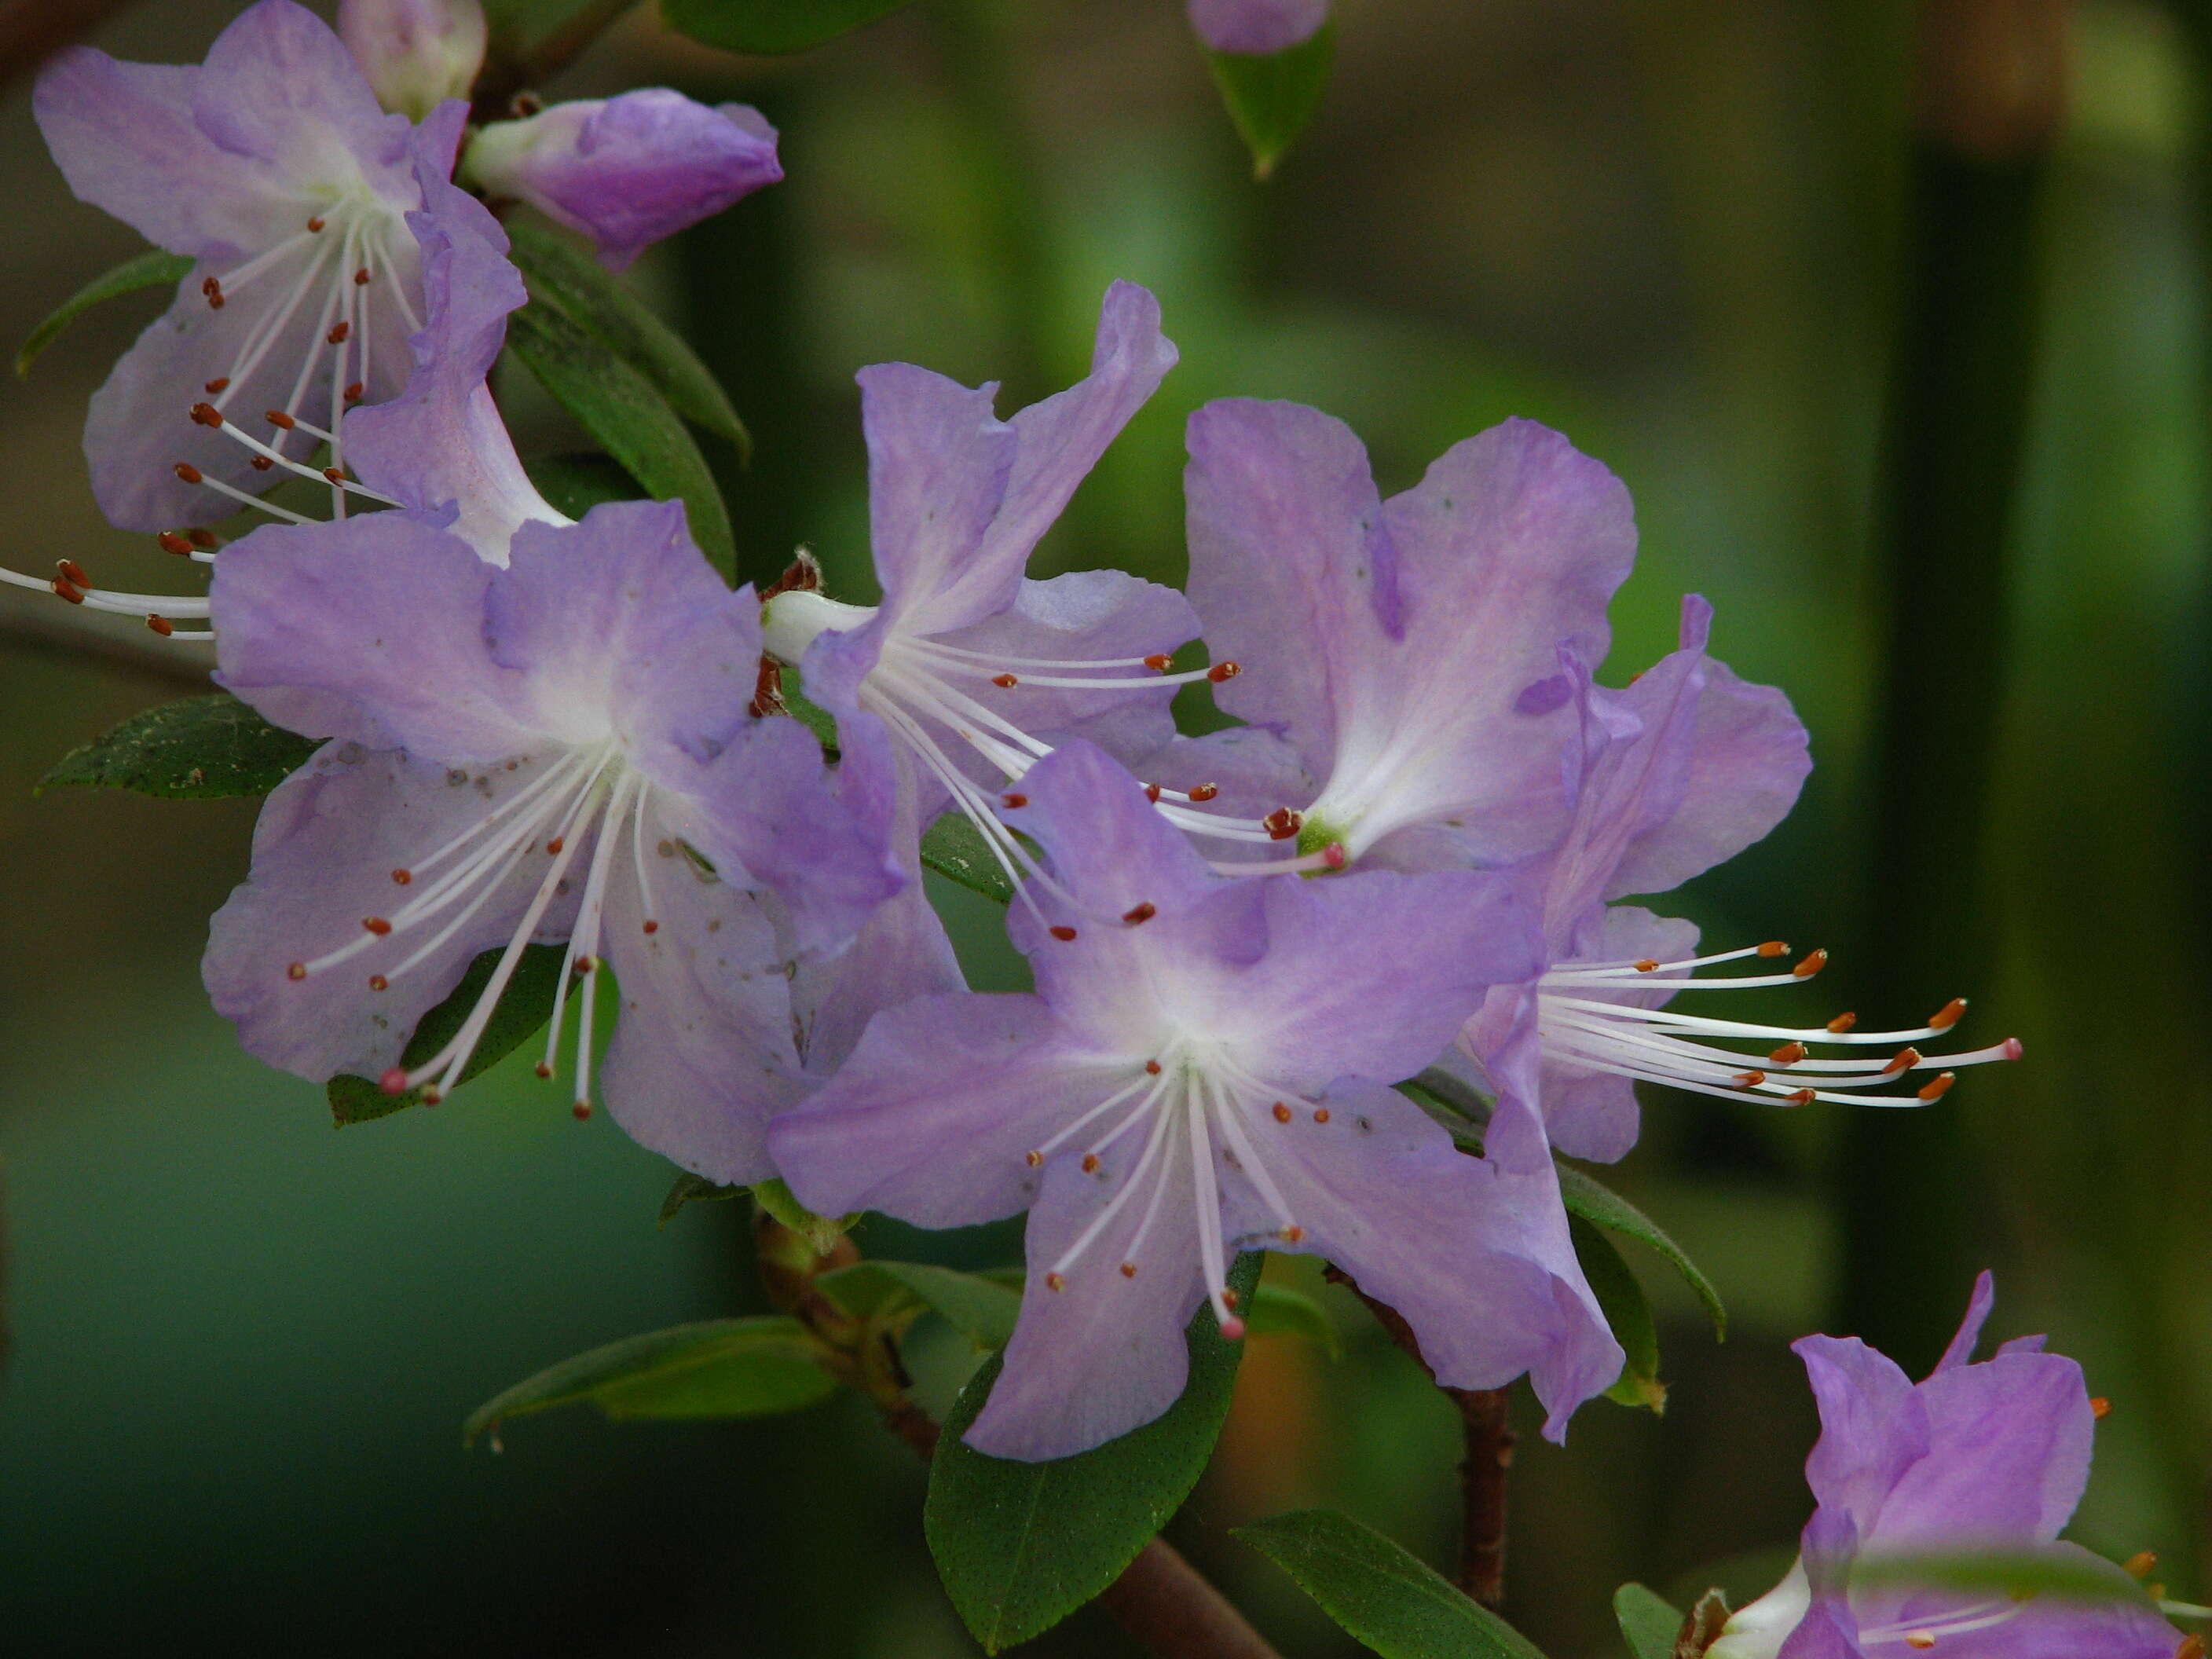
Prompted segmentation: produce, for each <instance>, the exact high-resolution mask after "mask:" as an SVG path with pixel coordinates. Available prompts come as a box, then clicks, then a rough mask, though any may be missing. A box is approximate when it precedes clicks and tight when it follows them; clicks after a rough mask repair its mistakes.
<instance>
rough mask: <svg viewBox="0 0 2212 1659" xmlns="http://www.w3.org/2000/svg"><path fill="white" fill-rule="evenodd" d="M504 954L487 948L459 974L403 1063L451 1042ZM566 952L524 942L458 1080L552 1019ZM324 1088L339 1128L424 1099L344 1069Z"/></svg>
mask: <svg viewBox="0 0 2212 1659" xmlns="http://www.w3.org/2000/svg"><path fill="white" fill-rule="evenodd" d="M500 955H501V952H500V951H485V952H484V953H483V955H481V956H479V957H477V959H476V960H475V961H474V962H472V963H470V964H469V970H468V972H466V973H465V974H463V975H461V982H460V983H459V985H456V986H455V987H453V994H452V995H451V996H449V997H447V999H446V1000H444V1001H443V1002H441V1003H440V1004H439V1005H438V1006H436V1007H435V1008H433V1009H432V1010H430V1012H428V1013H427V1014H425V1015H423V1016H422V1019H421V1021H420V1022H419V1023H418V1024H416V1027H415V1035H414V1036H411V1037H410V1038H409V1039H408V1042H407V1048H406V1051H405V1052H404V1054H402V1055H401V1056H400V1060H399V1063H400V1064H401V1065H403V1066H407V1067H409V1068H410V1069H411V1068H413V1067H415V1066H420V1065H421V1064H422V1062H423V1061H425V1060H428V1059H429V1058H430V1056H431V1055H433V1054H436V1053H437V1052H438V1050H439V1049H441V1048H444V1047H445V1046H446V1045H447V1043H448V1042H452V1041H453V1034H454V1033H455V1032H456V1031H459V1030H460V1029H461V1026H462V1024H464V1023H465V1021H466V1020H467V1019H468V1017H469V1011H470V1010H471V1009H472V1008H474V1007H475V1006H477V998H478V997H480V996H482V995H483V989H484V987H485V986H487V985H489V983H490V982H491V976H492V972H493V970H494V969H496V968H497V967H498V966H499V958H500ZM565 955H566V952H565V951H563V950H562V947H561V946H560V945H525V946H523V949H522V960H521V961H520V962H518V963H515V964H514V975H513V978H511V979H509V980H508V981H507V989H506V991H505V992H503V993H502V994H501V996H500V999H499V1006H498V1007H496V1008H495V1009H493V1010H492V1013H491V1019H490V1020H489V1023H488V1024H486V1025H485V1026H484V1030H483V1036H482V1038H480V1039H479V1040H478V1041H477V1047H476V1052H475V1053H474V1054H471V1055H470V1056H469V1063H468V1064H467V1065H465V1066H463V1067H461V1075H460V1078H459V1081H460V1082H462V1083H466V1082H467V1081H468V1080H469V1079H471V1078H473V1077H477V1076H479V1075H481V1074H482V1073H484V1072H486V1071H489V1069H490V1068H491V1067H492V1066H496V1065H497V1064H498V1063H499V1062H500V1061H501V1060H505V1059H506V1058H507V1056H508V1055H509V1054H513V1052H514V1051H515V1050H516V1049H517V1048H520V1047H521V1046H522V1044H523V1043H524V1042H526V1041H528V1040H529V1038H530V1036H531V1035H532V1033H533V1032H535V1031H537V1030H540V1029H542V1028H543V1027H544V1024H545V1022H546V1021H547V1020H548V1019H550V1018H552V1016H553V993H554V990H555V989H556V987H558V986H559V984H560V982H561V963H562V959H563V957H565ZM325 1093H326V1094H327V1095H328V1097H329V1099H330V1103H331V1117H332V1118H333V1119H335V1120H336V1121H337V1126H338V1127H339V1128H341V1129H343V1128H344V1127H347V1125H349V1124H353V1123H367V1122H368V1121H370V1120H371V1119H373V1118H380V1117H389V1116H391V1115H392V1113H394V1112H398V1111H404V1110H405V1109H407V1108H408V1107H410V1106H419V1105H421V1104H422V1091H421V1090H420V1089H410V1090H409V1091H407V1092H406V1093H405V1094H404V1095H387V1094H386V1093H385V1092H384V1091H383V1090H382V1089H381V1088H380V1087H378V1086H377V1084H376V1082H375V1079H372V1078H365V1077H354V1076H351V1075H349V1074H346V1073H340V1074H339V1075H338V1076H337V1077H334V1078H332V1079H331V1081H330V1085H329V1087H328V1089H327V1090H326V1091H325Z"/></svg>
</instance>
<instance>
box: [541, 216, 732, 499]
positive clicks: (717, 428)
mask: <svg viewBox="0 0 2212 1659" xmlns="http://www.w3.org/2000/svg"><path fill="white" fill-rule="evenodd" d="M507 238H508V240H509V242H510V244H511V246H510V249H509V257H510V258H513V261H514V263H515V264H516V266H517V267H518V268H520V270H521V272H522V275H523V279H524V281H525V282H526V283H528V284H529V286H530V293H531V296H532V298H533V299H534V300H536V301H538V302H539V303H540V304H544V303H547V302H550V303H551V304H553V305H556V306H558V307H560V308H561V309H562V310H563V311H565V312H567V313H568V315H569V317H570V318H571V319H573V320H574V321H575V322H578V323H580V324H582V325H583V326H584V327H585V328H586V329H588V330H589V331H591V332H592V333H593V334H596V335H597V336H599V338H600V339H601V340H602V341H604V342H605V343H606V345H607V347H608V348H609V349H611V350H612V351H613V352H614V354H615V355H616V356H617V357H620V358H621V359H622V360H623V362H626V363H628V364H629V366H630V367H631V368H634V369H635V370H636V371H637V372H638V373H639V374H641V375H643V376H644V377H645V378H646V380H648V381H650V382H651V383H652V385H653V388H654V389H655V390H656V391H658V392H659V393H660V395H661V396H662V397H663V398H666V399H667V400H668V406H669V407H670V408H671V409H673V410H675V411H676V412H677V413H678V415H681V416H683V417H684V419H685V420H687V421H689V422H691V423H692V424H693V425H694V426H701V427H704V428H706V429H707V430H708V431H709V432H711V433H714V435H716V436H717V437H721V438H726V439H728V440H729V441H731V442H732V443H733V444H735V445H736V446H737V447H738V453H739V454H740V455H743V456H746V457H748V458H750V455H751V453H752V439H751V438H750V436H749V435H747V434H746V432H745V428H744V422H742V421H740V420H739V419H738V411H737V410H734V409H732V408H731V407H730V399H729V394H728V393H726V392H724V391H723V390H722V386H721V382H720V381H719V380H716V379H715V378H714V374H713V372H712V371H711V370H709V369H708V367H707V365H706V364H704V363H702V362H700V361H699V359H698V357H697V356H696V355H695V354H694V353H693V351H692V349H691V348H690V346H688V345H686V344H684V342H683V340H682V339H681V338H680V337H678V334H677V332H676V331H675V330H674V329H672V328H671V327H669V326H668V325H667V324H665V323H664V322H662V321H661V320H660V319H659V316H657V315H656V314H654V313H653V309H652V307H649V306H647V304H646V303H645V302H644V301H642V300H640V299H639V298H638V297H637V295H635V294H633V293H631V292H630V290H629V288H628V287H627V286H626V285H625V284H624V283H623V281H622V279H621V278H620V277H618V276H616V275H615V274H614V273H613V272H612V271H611V270H608V269H607V268H606V267H605V265H603V264H600V263H599V261H598V260H597V259H595V258H592V255H591V253H590V252H589V251H587V250H586V248H585V247H584V246H582V245H581V244H580V243H578V242H575V241H573V240H570V239H569V238H568V237H567V236H566V235H564V234H562V233H561V232H560V231H558V230H556V229H555V228H553V227H552V226H551V225H549V224H546V223H544V222H542V221H539V220H536V219H532V218H528V217H524V216H517V217H515V218H513V219H512V220H510V221H509V222H508V223H507ZM562 510H563V511H566V509H565V508H564V509H562Z"/></svg>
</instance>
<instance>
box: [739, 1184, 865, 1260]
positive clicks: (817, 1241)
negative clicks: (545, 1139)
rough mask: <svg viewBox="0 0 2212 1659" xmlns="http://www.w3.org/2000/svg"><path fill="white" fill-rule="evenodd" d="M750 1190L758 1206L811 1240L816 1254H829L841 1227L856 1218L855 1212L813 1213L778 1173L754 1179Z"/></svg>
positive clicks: (847, 1225) (843, 1228)
mask: <svg viewBox="0 0 2212 1659" xmlns="http://www.w3.org/2000/svg"><path fill="white" fill-rule="evenodd" d="M750 1191H751V1193H752V1195H753V1199H754V1201H755V1202H757V1204H759V1206H761V1208H763V1210H766V1211H767V1212H769V1215H771V1216H773V1217H774V1218H775V1219H776V1220H777V1221H779V1222H781V1223H782V1224H783V1225H785V1226H787V1227H788V1228H790V1229H791V1231H793V1232H795V1233H797V1234H798V1235H799V1237H802V1238H804V1239H805V1241H806V1242H807V1243H810V1244H811V1245H812V1246H813V1247H814V1254H815V1255H829V1251H830V1249H831V1248H832V1247H833V1246H834V1245H836V1243H837V1240H838V1238H839V1237H840V1236H842V1234H843V1233H844V1231H845V1230H846V1229H847V1228H848V1227H850V1226H851V1225H853V1224H854V1222H855V1221H858V1220H859V1219H860V1216H859V1215H858V1214H854V1215H840V1216H829V1215H817V1214H815V1213H814V1212H813V1211H811V1210H810V1209H808V1208H807V1207H806V1206H805V1205H804V1204H801V1203H800V1202H799V1200H798V1199H796V1198H795V1197H793V1195H792V1191H791V1188H789V1187H787V1186H786V1185H785V1184H784V1182H783V1180H782V1178H781V1176H770V1177H769V1179H768V1180H766V1181H763V1182H756V1183H755V1184H754V1185H753V1187H752V1188H750Z"/></svg>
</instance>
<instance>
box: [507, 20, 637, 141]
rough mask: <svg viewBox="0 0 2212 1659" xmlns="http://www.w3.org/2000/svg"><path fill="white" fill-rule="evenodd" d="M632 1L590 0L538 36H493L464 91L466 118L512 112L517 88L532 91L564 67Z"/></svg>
mask: <svg viewBox="0 0 2212 1659" xmlns="http://www.w3.org/2000/svg"><path fill="white" fill-rule="evenodd" d="M636 3H637V0H593V3H592V4H590V5H587V6H586V7H585V8H584V9H582V10H580V11H579V12H578V13H577V14H576V15H574V17H571V18H569V19H568V21H566V22H565V23H562V25H561V26H560V27H558V28H556V29H555V30H553V31H552V33H550V34H548V35H546V36H545V37H544V39H543V40H531V41H519V40H513V39H511V38H507V37H506V36H504V35H501V36H500V37H495V39H494V40H492V42H491V44H490V46H489V48H488V49H487V51H486V52H485V55H484V66H483V71H482V72H481V73H480V74H479V75H478V76H477V83H476V86H475V87H474V88H472V89H471V94H470V101H471V115H472V117H473V118H475V119H476V120H477V121H499V120H504V119H506V118H507V117H508V116H510V115H513V113H514V112H515V111H514V108H513V105H514V97H515V94H517V93H521V92H528V91H532V90H533V89H535V88H538V87H539V86H541V85H543V84H544V82H547V81H550V80H551V79H552V78H553V76H556V75H558V74H559V73H560V72H561V71H562V70H564V69H566V68H568V65H569V64H573V63H574V62H575V61H576V59H577V58H580V57H582V56H583V55H584V52H585V50H586V48H587V47H588V46H590V45H591V44H592V41H594V40H598V39H599V36H601V35H602V34H604V33H606V32H607V30H608V29H609V28H611V27H613V26H614V25H615V24H616V23H617V22H619V21H621V20H622V17H623V14H624V13H625V12H627V11H629V9H630V8H631V7H632V6H634V5H635V4H636Z"/></svg>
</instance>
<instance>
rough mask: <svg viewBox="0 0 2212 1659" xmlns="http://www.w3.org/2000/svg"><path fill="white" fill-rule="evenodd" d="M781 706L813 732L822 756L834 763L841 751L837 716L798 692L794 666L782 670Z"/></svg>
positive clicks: (797, 679) (796, 673) (797, 675)
mask: <svg viewBox="0 0 2212 1659" xmlns="http://www.w3.org/2000/svg"><path fill="white" fill-rule="evenodd" d="M783 707H784V709H785V712H786V713H787V714H790V716H791V717H792V719H793V720H797V721H798V722H799V724H800V725H801V726H805V728H806V729H807V730H808V731H810V732H812V733H813V734H814V740H815V741H816V742H817V743H818V744H821V745H822V755H823V759H825V760H827V761H829V762H830V763H833V764H834V763H836V759H837V757H838V756H839V754H840V753H841V752H842V751H841V750H839V749H838V747H837V717H836V715H835V714H831V713H830V712H829V710H828V709H826V708H823V707H822V705H821V704H819V703H817V702H808V701H807V700H806V698H805V696H802V695H801V694H800V692H799V671H798V670H797V669H795V668H787V669H785V670H784V671H783Z"/></svg>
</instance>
